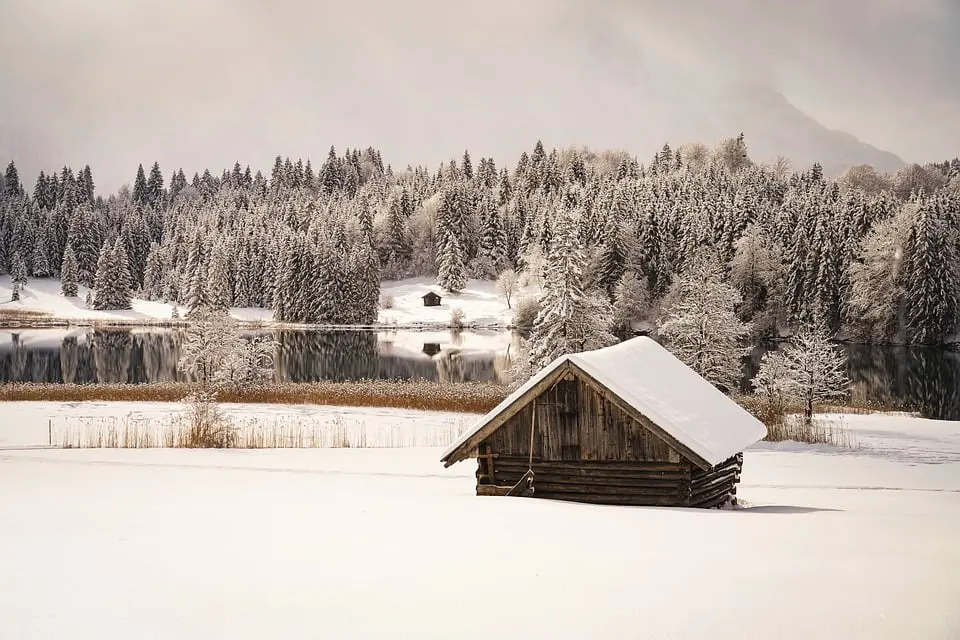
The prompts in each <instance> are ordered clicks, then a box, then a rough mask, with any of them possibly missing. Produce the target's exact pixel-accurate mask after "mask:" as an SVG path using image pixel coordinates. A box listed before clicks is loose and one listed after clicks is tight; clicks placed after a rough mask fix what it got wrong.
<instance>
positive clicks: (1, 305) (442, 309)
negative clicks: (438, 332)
mask: <svg viewBox="0 0 960 640" xmlns="http://www.w3.org/2000/svg"><path fill="white" fill-rule="evenodd" d="M427 291H435V292H436V293H438V294H440V295H441V297H442V300H441V304H440V306H438V307H424V306H423V299H422V297H423V295H424V294H425V293H427ZM536 291H537V290H536V288H535V286H533V285H531V286H530V287H526V288H524V289H523V290H522V291H521V292H519V293H518V294H517V295H516V296H515V297H514V301H516V300H517V299H519V298H521V297H523V296H525V295H531V294H533V293H535V292H536ZM380 292H381V296H382V297H392V298H393V307H392V308H390V309H381V310H380V316H379V319H378V321H379V323H380V324H383V325H387V326H391V327H416V326H443V327H445V326H448V325H449V324H450V316H451V313H452V312H453V309H454V308H460V309H462V310H463V313H464V319H463V322H464V323H465V324H467V325H469V326H472V327H501V328H502V327H506V326H507V325H509V324H510V322H511V321H512V319H513V310H512V309H509V308H507V303H506V301H505V300H504V298H503V297H502V296H501V295H500V294H499V293H498V292H497V290H496V283H495V282H489V281H485V280H468V281H467V287H466V289H465V290H464V291H462V292H460V293H458V294H449V293H446V292H444V291H443V290H442V289H440V287H438V286H437V284H436V279H432V278H411V279H408V280H398V281H387V282H384V283H382V285H381V288H380ZM11 293H12V283H11V279H10V276H8V275H6V276H0V314H2V313H3V312H5V311H7V312H9V311H31V312H37V313H43V314H48V315H49V316H52V317H53V318H55V319H59V320H67V321H74V322H90V321H109V322H117V323H119V322H123V323H129V324H136V323H151V322H158V321H169V320H170V319H171V315H172V313H173V305H172V304H167V303H163V302H156V301H150V300H140V299H136V298H135V299H134V300H133V303H132V305H131V306H132V307H133V308H132V309H130V310H127V311H97V310H96V309H87V308H86V305H85V303H84V301H85V300H86V295H87V288H86V287H84V286H83V285H80V287H79V295H78V296H77V297H76V298H65V297H63V296H62V295H60V281H59V280H57V279H30V280H29V281H28V282H27V286H26V287H25V288H24V289H23V290H22V291H21V293H20V300H19V301H17V302H11V301H10V297H11ZM178 312H179V314H180V316H181V317H182V316H183V315H185V313H186V309H185V308H184V307H183V306H182V305H181V306H180V307H179V308H178ZM230 315H232V316H233V317H234V318H237V319H238V320H244V321H264V322H269V321H272V320H273V312H272V311H270V310H269V309H260V308H234V309H231V310H230Z"/></svg>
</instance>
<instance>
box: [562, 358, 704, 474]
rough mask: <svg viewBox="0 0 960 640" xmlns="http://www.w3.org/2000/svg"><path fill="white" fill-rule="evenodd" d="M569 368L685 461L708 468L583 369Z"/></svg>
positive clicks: (692, 453) (621, 442) (692, 452)
mask: <svg viewBox="0 0 960 640" xmlns="http://www.w3.org/2000/svg"><path fill="white" fill-rule="evenodd" d="M569 366H570V367H571V368H572V369H573V371H574V373H576V374H577V375H578V376H580V377H581V378H582V379H583V380H585V381H587V382H588V383H589V384H590V385H591V386H592V387H593V389H594V391H595V392H596V393H598V394H600V395H602V396H603V397H604V398H606V399H607V400H609V401H610V402H612V403H613V404H615V405H616V406H617V407H618V408H619V409H620V410H621V411H623V412H624V413H626V414H627V415H629V416H630V417H631V418H632V419H633V420H634V421H636V422H638V423H639V424H640V425H642V426H644V427H646V428H647V429H648V430H649V431H651V432H652V433H654V434H655V435H656V436H657V437H659V438H660V439H662V440H663V441H665V442H666V443H667V444H668V445H670V447H672V448H673V449H675V450H676V451H678V452H680V454H681V455H683V456H684V457H686V458H687V459H689V460H691V461H692V462H694V463H695V464H696V465H697V466H699V467H700V468H701V469H709V468H710V466H711V465H710V464H709V463H708V462H707V461H706V460H704V459H703V458H702V457H700V456H699V455H698V454H696V453H695V452H694V451H693V450H691V449H690V448H689V447H687V446H686V445H684V444H683V443H681V442H680V441H679V440H677V439H676V438H674V437H673V436H671V435H670V434H669V433H667V432H666V431H664V430H663V428H661V427H660V426H659V425H657V424H655V423H654V422H652V421H651V420H650V419H649V418H647V417H646V416H645V415H643V414H642V413H640V412H639V411H637V410H636V409H634V408H633V407H631V406H630V405H628V404H627V403H625V402H623V401H622V400H620V399H619V398H618V397H617V396H616V395H614V394H613V393H611V392H610V391H609V390H607V389H606V388H605V387H604V386H603V385H602V384H600V383H599V382H598V381H597V380H594V379H593V377H592V376H591V375H590V374H588V373H587V372H586V371H584V370H583V369H581V368H580V367H578V366H576V365H575V364H573V363H569ZM619 445H620V447H621V451H622V449H623V446H624V445H623V441H622V439H621V440H619Z"/></svg>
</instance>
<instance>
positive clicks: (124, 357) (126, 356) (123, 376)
mask: <svg viewBox="0 0 960 640" xmlns="http://www.w3.org/2000/svg"><path fill="white" fill-rule="evenodd" d="M89 342H90V349H91V351H92V353H93V363H94V367H96V377H97V381H98V382H106V383H108V384H109V383H125V382H130V360H131V356H132V355H133V335H132V334H131V333H130V332H129V331H122V330H121V331H116V330H114V331H101V330H96V331H94V332H93V335H91V336H90V339H89Z"/></svg>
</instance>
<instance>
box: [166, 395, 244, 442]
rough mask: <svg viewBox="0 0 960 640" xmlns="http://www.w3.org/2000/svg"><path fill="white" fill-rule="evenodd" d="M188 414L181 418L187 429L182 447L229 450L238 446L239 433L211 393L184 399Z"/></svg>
mask: <svg viewBox="0 0 960 640" xmlns="http://www.w3.org/2000/svg"><path fill="white" fill-rule="evenodd" d="M184 402H186V404H187V412H186V414H185V415H184V416H183V417H182V418H181V421H182V423H183V425H184V426H185V429H184V431H183V433H184V434H185V436H186V437H185V438H184V442H183V443H181V445H180V446H184V447H186V448H201V449H229V448H233V447H236V446H237V431H236V429H235V428H234V427H233V426H232V425H231V424H230V420H229V419H228V418H227V417H226V416H224V415H223V413H222V412H221V411H220V408H219V407H218V406H217V398H216V396H215V395H213V394H212V393H210V392H205V391H198V392H197V393H194V394H191V395H189V396H187V397H186V398H184Z"/></svg>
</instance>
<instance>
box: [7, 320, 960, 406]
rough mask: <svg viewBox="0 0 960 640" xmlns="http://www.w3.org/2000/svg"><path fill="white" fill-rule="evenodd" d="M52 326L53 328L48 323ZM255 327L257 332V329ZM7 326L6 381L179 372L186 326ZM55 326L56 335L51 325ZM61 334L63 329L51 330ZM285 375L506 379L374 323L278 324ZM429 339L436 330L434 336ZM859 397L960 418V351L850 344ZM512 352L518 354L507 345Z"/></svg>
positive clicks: (498, 367)
mask: <svg viewBox="0 0 960 640" xmlns="http://www.w3.org/2000/svg"><path fill="white" fill-rule="evenodd" d="M51 333H52V332H51ZM260 333H263V332H257V333H254V334H251V335H259V334H260ZM26 334H27V332H20V334H17V333H4V332H0V383H2V382H10V381H32V382H48V383H58V382H75V383H78V384H79V383H88V382H133V383H142V382H166V381H172V380H181V379H183V376H182V375H181V374H180V373H179V372H178V371H177V360H178V359H179V357H180V349H181V343H182V333H181V332H177V331H170V330H165V331H137V332H131V331H127V330H109V331H106V330H90V331H87V332H86V333H80V332H73V335H70V336H67V337H64V338H62V339H61V340H60V341H59V343H58V342H57V341H54V340H49V339H47V340H42V339H35V338H42V336H43V332H42V331H31V332H29V335H30V338H24V339H21V336H22V335H26ZM48 335H49V334H48ZM53 335H57V334H53ZM273 336H274V338H275V339H276V340H277V341H278V343H279V348H278V355H277V359H276V367H277V372H278V376H277V377H278V379H279V380H289V381H297V382H306V381H311V380H356V379H360V378H366V379H403V380H409V379H422V380H442V381H450V382H463V381H485V380H502V379H503V378H504V374H505V373H506V371H505V370H506V368H507V367H508V366H509V364H510V358H509V356H508V355H506V354H502V353H500V354H493V353H489V352H470V351H467V352H464V351H461V350H459V349H457V348H453V349H446V350H444V351H441V352H440V353H438V354H436V355H435V356H434V357H432V358H428V357H425V356H423V354H422V353H420V352H419V349H418V350H417V353H409V352H402V351H401V352H398V353H390V352H389V351H388V350H386V349H383V348H378V345H377V335H376V333H373V332H367V331H324V332H321V331H309V332H308V331H276V332H273ZM428 340H429V338H428ZM772 348H775V345H762V346H758V347H757V348H755V349H754V350H753V351H752V353H751V354H750V356H749V357H748V358H746V360H745V362H744V379H743V381H742V384H741V387H742V388H743V390H744V391H749V390H750V385H749V380H750V379H751V378H752V377H753V375H755V373H756V371H757V369H758V368H759V366H760V359H761V357H762V356H763V354H764V353H765V352H766V351H768V350H771V349H772ZM844 349H845V351H846V353H847V356H848V375H849V376H850V379H851V380H852V382H853V385H852V388H851V391H852V397H853V399H854V400H859V401H863V402H872V403H882V404H884V405H887V406H895V407H903V408H904V409H909V410H913V411H919V412H921V413H922V414H923V415H925V416H928V417H933V418H947V419H954V420H956V419H960V353H957V352H951V351H947V350H943V349H938V348H931V347H890V346H878V345H845V346H844ZM510 355H512V354H510Z"/></svg>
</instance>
